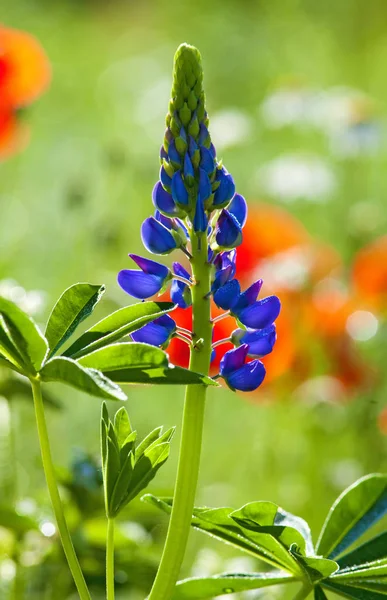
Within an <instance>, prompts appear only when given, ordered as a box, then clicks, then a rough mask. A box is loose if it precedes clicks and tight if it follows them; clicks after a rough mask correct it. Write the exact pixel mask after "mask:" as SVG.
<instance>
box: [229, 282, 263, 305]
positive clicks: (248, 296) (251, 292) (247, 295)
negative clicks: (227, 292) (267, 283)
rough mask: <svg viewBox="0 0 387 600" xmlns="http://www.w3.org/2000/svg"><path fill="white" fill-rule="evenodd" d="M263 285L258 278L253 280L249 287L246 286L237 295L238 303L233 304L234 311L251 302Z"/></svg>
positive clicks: (254, 299)
mask: <svg viewBox="0 0 387 600" xmlns="http://www.w3.org/2000/svg"><path fill="white" fill-rule="evenodd" d="M262 285H263V279H258V280H257V281H255V282H254V283H253V284H252V285H250V287H248V288H247V290H245V291H244V292H242V294H241V295H240V296H239V299H238V303H237V304H236V305H235V306H234V310H235V311H240V310H242V309H244V308H246V307H247V306H250V305H251V304H253V303H254V302H255V301H256V299H257V297H258V294H259V292H260V291H261V288H262Z"/></svg>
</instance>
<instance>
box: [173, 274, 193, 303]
mask: <svg viewBox="0 0 387 600" xmlns="http://www.w3.org/2000/svg"><path fill="white" fill-rule="evenodd" d="M171 300H172V302H174V303H175V304H177V306H179V307H180V308H187V307H188V306H191V304H192V298H191V293H190V290H189V288H188V286H186V285H185V284H184V283H183V282H182V281H177V280H176V279H174V280H173V281H172V285H171Z"/></svg>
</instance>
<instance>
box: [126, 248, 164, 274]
mask: <svg viewBox="0 0 387 600" xmlns="http://www.w3.org/2000/svg"><path fill="white" fill-rule="evenodd" d="M129 256H130V258H131V259H132V260H133V261H134V262H135V263H136V265H137V266H138V267H140V269H141V270H142V271H144V273H147V274H148V275H156V277H159V278H160V279H165V278H166V277H168V275H169V269H168V267H166V266H165V265H162V264H160V263H158V262H156V261H155V260H151V259H150V258H144V257H143V256H138V254H129Z"/></svg>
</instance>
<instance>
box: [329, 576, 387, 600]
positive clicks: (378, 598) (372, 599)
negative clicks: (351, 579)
mask: <svg viewBox="0 0 387 600" xmlns="http://www.w3.org/2000/svg"><path fill="white" fill-rule="evenodd" d="M323 585H324V587H325V588H327V589H328V590H332V591H333V592H335V593H336V594H339V595H340V596H343V597H344V598H353V599H354V600H386V592H375V591H373V590H363V589H361V588H357V587H354V586H349V585H339V584H337V583H335V582H334V581H333V579H328V580H326V581H324V583H323ZM386 591H387V590H386Z"/></svg>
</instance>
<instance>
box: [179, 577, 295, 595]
mask: <svg viewBox="0 0 387 600" xmlns="http://www.w3.org/2000/svg"><path fill="white" fill-rule="evenodd" d="M294 581H297V579H296V578H294V577H292V576H291V575H288V574H286V573H281V572H277V573H276V572H272V573H221V574H220V575H214V576H213V577H203V578H200V577H193V578H191V579H184V580H183V581H179V582H178V583H177V585H176V588H175V592H174V594H173V596H172V600H188V599H194V600H205V599H208V598H215V597H216V596H223V595H224V594H233V593H236V592H245V591H248V590H258V589H261V588H264V587H268V586H271V585H279V584H282V583H292V582H294Z"/></svg>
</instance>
